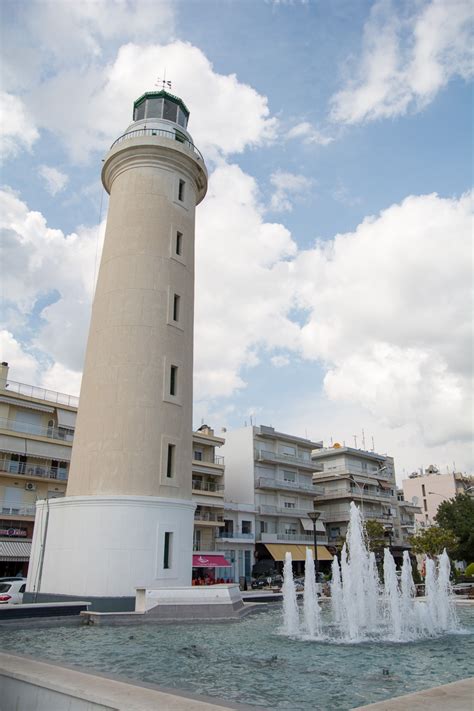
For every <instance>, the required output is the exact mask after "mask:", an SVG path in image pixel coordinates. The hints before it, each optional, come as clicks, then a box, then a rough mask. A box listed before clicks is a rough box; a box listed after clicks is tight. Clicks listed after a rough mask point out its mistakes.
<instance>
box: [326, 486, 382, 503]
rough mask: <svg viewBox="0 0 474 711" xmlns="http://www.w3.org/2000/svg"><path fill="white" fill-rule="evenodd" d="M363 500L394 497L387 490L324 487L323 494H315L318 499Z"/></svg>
mask: <svg viewBox="0 0 474 711" xmlns="http://www.w3.org/2000/svg"><path fill="white" fill-rule="evenodd" d="M361 498H362V500H363V501H365V500H366V499H376V500H377V499H393V498H394V497H393V496H392V494H391V493H390V492H389V491H367V489H364V490H363V491H362V489H361V490H360V491H359V489H356V488H354V489H349V488H340V489H330V488H329V487H326V488H325V489H323V494H321V495H320V494H317V499H318V502H319V501H330V500H331V499H354V501H356V502H358V503H360V500H361Z"/></svg>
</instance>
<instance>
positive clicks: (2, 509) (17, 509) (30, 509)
mask: <svg viewBox="0 0 474 711" xmlns="http://www.w3.org/2000/svg"><path fill="white" fill-rule="evenodd" d="M35 513H36V506H31V504H30V505H28V506H26V505H25V506H24V505H23V504H14V505H13V506H11V505H10V504H7V503H6V502H5V501H0V515H3V516H34V515H35Z"/></svg>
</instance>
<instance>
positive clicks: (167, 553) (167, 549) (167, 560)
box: [163, 531, 173, 569]
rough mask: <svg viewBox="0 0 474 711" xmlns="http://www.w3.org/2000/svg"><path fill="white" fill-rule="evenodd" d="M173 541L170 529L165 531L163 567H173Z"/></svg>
mask: <svg viewBox="0 0 474 711" xmlns="http://www.w3.org/2000/svg"><path fill="white" fill-rule="evenodd" d="M172 541H173V534H172V533H170V532H169V531H166V532H165V545H164V550H163V568H165V569H167V568H168V569H169V568H171V547H172V546H171V544H172Z"/></svg>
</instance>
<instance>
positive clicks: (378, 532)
mask: <svg viewBox="0 0 474 711" xmlns="http://www.w3.org/2000/svg"><path fill="white" fill-rule="evenodd" d="M365 532H366V534H367V542H368V544H369V549H370V550H371V551H376V550H379V549H380V548H383V547H384V546H385V545H386V543H387V539H386V538H385V528H384V526H383V523H380V521H372V520H369V521H366V522H365Z"/></svg>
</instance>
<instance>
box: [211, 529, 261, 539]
mask: <svg viewBox="0 0 474 711" xmlns="http://www.w3.org/2000/svg"><path fill="white" fill-rule="evenodd" d="M218 538H231V539H239V538H240V539H242V540H244V541H253V540H254V539H255V533H241V532H240V531H219V533H218Z"/></svg>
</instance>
